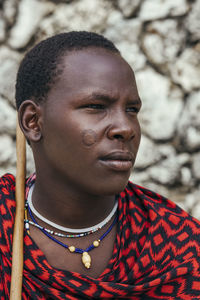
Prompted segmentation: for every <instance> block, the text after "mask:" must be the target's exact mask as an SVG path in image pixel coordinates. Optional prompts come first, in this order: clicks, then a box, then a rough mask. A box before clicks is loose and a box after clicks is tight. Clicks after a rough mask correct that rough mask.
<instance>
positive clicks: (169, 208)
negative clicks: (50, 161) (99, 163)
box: [0, 174, 200, 300]
mask: <svg viewBox="0 0 200 300" xmlns="http://www.w3.org/2000/svg"><path fill="white" fill-rule="evenodd" d="M34 180H35V176H32V177H30V178H29V179H28V181H27V188H26V193H28V190H29V188H30V186H31V185H32V183H33V182H34ZM118 201H119V208H118V225H117V226H118V228H117V236H116V240H115V245H114V250H113V254H112V258H111V259H110V261H109V264H108V266H107V268H106V269H105V270H104V272H103V273H102V274H101V275H100V276H99V277H98V278H96V279H94V278H91V277H88V276H85V275H81V274H79V273H75V272H70V271H62V270H58V269H55V268H53V267H51V266H50V265H49V263H48V261H47V259H46V257H45V255H44V254H43V252H42V251H41V250H40V249H39V248H38V247H37V245H36V244H35V243H34V241H33V240H32V239H31V237H30V236H29V235H28V234H27V233H26V232H25V235H24V272H23V290H22V299H24V300H25V299H36V300H37V299H38V300H39V299H40V300H42V299H62V300H63V299H71V300H72V299H74V300H75V299H118V298H121V299H135V300H139V299H141V300H153V299H162V300H165V299H166V300H170V299H176V300H181V299H188V300H189V299H200V222H199V221H197V220H196V219H194V218H192V217H191V216H190V215H188V214H187V213H186V212H185V211H183V210H182V209H181V208H179V207H178V206H177V205H175V204H174V203H173V202H171V201H169V200H167V199H166V198H164V197H162V196H160V195H158V194H156V193H154V192H152V191H150V190H147V189H145V188H143V187H139V186H137V185H134V184H133V183H131V182H129V183H128V185H127V187H126V189H125V190H124V191H123V192H121V193H120V195H119V196H118ZM14 215H15V178H14V177H13V176H12V175H9V174H6V175H5V176H3V177H2V178H1V179H0V228H1V231H0V300H7V299H9V289H10V280H11V264H12V258H11V255H12V239H13V225H14Z"/></svg>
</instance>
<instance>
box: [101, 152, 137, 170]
mask: <svg viewBox="0 0 200 300" xmlns="http://www.w3.org/2000/svg"><path fill="white" fill-rule="evenodd" d="M100 162H101V164H103V165H104V166H106V167H107V168H109V169H112V170H115V171H121V172H122V171H130V169H131V168H132V167H133V162H134V156H133V154H132V153H131V152H125V151H115V152H111V153H109V154H107V155H105V156H103V157H101V158H100Z"/></svg>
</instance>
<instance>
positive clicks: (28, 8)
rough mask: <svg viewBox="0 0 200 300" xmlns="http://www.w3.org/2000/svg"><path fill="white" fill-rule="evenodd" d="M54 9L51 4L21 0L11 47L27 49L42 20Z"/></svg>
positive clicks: (9, 41)
mask: <svg viewBox="0 0 200 300" xmlns="http://www.w3.org/2000/svg"><path fill="white" fill-rule="evenodd" d="M54 7H55V6H54V5H53V4H52V3H50V2H46V3H45V2H42V1H39V0H21V2H20V4H19V11H18V17H17V22H16V24H15V25H14V27H12V30H11V32H10V37H9V40H8V43H9V45H10V46H11V47H12V48H15V49H18V48H23V47H25V46H26V45H27V44H28V42H29V41H30V39H31V37H32V36H33V34H34V33H35V31H36V29H37V27H38V26H39V23H40V21H41V20H42V18H43V17H44V16H45V15H47V14H49V13H50V12H51V11H53V9H54Z"/></svg>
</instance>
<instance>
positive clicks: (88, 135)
mask: <svg viewBox="0 0 200 300" xmlns="http://www.w3.org/2000/svg"><path fill="white" fill-rule="evenodd" d="M96 141H97V137H96V132H95V131H93V130H92V129H88V130H84V131H83V132H82V142H83V144H84V145H85V146H92V145H94V144H95V143H96Z"/></svg>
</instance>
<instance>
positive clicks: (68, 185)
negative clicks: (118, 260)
mask: <svg viewBox="0 0 200 300" xmlns="http://www.w3.org/2000/svg"><path fill="white" fill-rule="evenodd" d="M62 69H63V72H62V74H61V75H60V77H59V78H58V79H57V80H56V82H55V84H54V85H53V86H52V87H51V89H50V92H49V93H48V96H47V99H45V101H44V102H43V103H41V104H36V103H35V102H34V101H32V100H27V101H25V102H24V103H23V104H22V105H21V107H20V110H19V119H20V122H21V127H22V129H23V131H24V134H25V136H26V138H27V139H28V140H29V141H30V143H31V147H32V150H33V154H34V159H35V165H36V175H37V179H36V184H35V188H34V191H33V204H34V206H35V208H36V209H37V210H38V211H39V212H40V213H41V214H42V215H43V216H45V217H46V218H47V219H49V220H51V221H53V222H55V223H57V224H60V225H62V226H66V227H70V228H83V227H89V226H93V225H95V224H97V223H99V222H101V221H102V220H103V219H104V218H105V217H106V216H107V215H108V214H109V212H110V211H111V210H112V208H113V205H114V202H115V195H116V194H118V193H120V192H121V191H122V190H123V189H124V188H125V186H126V184H127V181H128V178H129V175H130V172H131V167H132V166H133V164H134V161H135V158H136V154H137V151H138V147H139V142H140V135H141V133H140V126H139V122H138V118H137V117H138V112H139V110H140V107H141V101H140V98H139V95H138V91H137V86H136V82H135V77H134V73H133V71H132V69H131V68H130V66H129V65H128V64H127V62H126V61H125V60H124V59H123V58H122V57H121V56H120V55H118V54H114V53H112V52H110V51H107V50H104V49H100V48H87V49H84V50H79V51H73V52H70V53H67V54H66V55H65V56H64V57H63V59H62ZM38 222H39V223H40V224H41V225H42V222H41V221H38ZM111 222H112V220H111V221H110V222H109V223H108V224H107V225H106V227H104V228H103V229H101V230H100V231H98V232H97V233H94V234H91V235H89V236H86V237H83V238H78V239H73V240H72V239H62V238H60V240H62V241H63V242H64V243H66V244H68V245H74V246H77V247H80V248H82V249H84V248H86V247H88V246H89V245H90V244H91V243H92V242H93V241H94V240H95V239H98V237H99V236H101V235H102V234H103V233H104V232H105V230H106V229H107V228H108V226H109V225H110V224H111ZM43 225H44V226H46V227H48V228H50V227H49V226H47V225H46V224H43ZM57 231H58V230H57ZM31 237H32V238H33V239H34V241H35V242H36V243H37V245H38V246H39V248H40V249H41V250H42V251H43V252H44V254H45V256H46V257H47V260H48V262H49V263H50V264H51V265H52V266H54V267H56V268H59V269H64V270H69V271H75V272H79V273H81V274H85V275H88V276H92V277H98V276H99V275H100V274H101V273H102V272H103V270H104V269H105V268H106V266H107V264H108V262H109V260H110V258H111V256H112V251H113V247H114V241H115V237H116V226H115V227H114V228H113V229H112V231H111V233H109V235H108V236H107V237H106V238H105V239H104V240H103V241H102V243H101V244H100V246H99V247H98V248H96V249H94V250H92V251H91V252H90V255H91V257H92V266H91V269H89V270H87V269H85V267H84V266H83V265H82V263H81V256H80V255H79V254H74V253H69V252H68V251H67V250H66V249H64V248H63V247H61V246H59V245H58V244H56V243H55V242H53V241H51V240H50V239H48V238H47V237H46V236H44V234H43V233H41V232H40V231H39V230H38V229H36V228H32V227H31Z"/></svg>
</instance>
